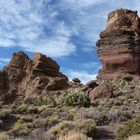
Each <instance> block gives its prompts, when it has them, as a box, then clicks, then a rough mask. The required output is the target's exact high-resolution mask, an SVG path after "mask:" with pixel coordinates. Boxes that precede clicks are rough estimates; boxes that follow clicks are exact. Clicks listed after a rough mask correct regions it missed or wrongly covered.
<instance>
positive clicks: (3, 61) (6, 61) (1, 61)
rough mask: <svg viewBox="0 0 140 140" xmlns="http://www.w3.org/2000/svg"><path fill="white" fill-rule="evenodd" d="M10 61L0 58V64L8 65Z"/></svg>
mask: <svg viewBox="0 0 140 140" xmlns="http://www.w3.org/2000/svg"><path fill="white" fill-rule="evenodd" d="M9 61H10V58H0V63H1V64H2V63H8V62H9Z"/></svg>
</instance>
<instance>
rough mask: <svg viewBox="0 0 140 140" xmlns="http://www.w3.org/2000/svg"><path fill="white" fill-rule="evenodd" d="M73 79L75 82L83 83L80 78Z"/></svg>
mask: <svg viewBox="0 0 140 140" xmlns="http://www.w3.org/2000/svg"><path fill="white" fill-rule="evenodd" d="M72 81H73V82H74V83H79V84H80V83H81V81H80V79H79V78H74V79H72Z"/></svg>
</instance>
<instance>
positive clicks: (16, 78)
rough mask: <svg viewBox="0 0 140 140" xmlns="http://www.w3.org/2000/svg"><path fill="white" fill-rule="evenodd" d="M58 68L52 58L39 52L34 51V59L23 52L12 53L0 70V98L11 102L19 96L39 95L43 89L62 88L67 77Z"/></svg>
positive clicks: (65, 84) (65, 85)
mask: <svg viewBox="0 0 140 140" xmlns="http://www.w3.org/2000/svg"><path fill="white" fill-rule="evenodd" d="M59 69H60V67H59V65H58V64H57V63H56V62H55V61H54V60H52V59H51V58H49V57H47V56H45V55H43V54H41V53H35V55H34V60H30V58H29V57H28V56H27V55H26V54H25V53H23V52H19V53H14V54H13V58H12V59H11V61H10V62H9V64H8V65H7V66H6V67H5V68H4V69H3V71H2V72H0V100H5V101H6V102H12V101H14V100H15V99H17V98H18V97H19V96H20V97H21V98H26V97H27V96H30V95H31V96H33V95H41V94H42V92H43V91H44V90H45V91H46V92H47V91H49V90H56V89H64V88H65V87H67V85H68V83H67V81H68V78H67V77H66V76H65V75H63V74H62V73H61V72H60V71H59ZM49 86H50V87H51V88H48V87H49Z"/></svg>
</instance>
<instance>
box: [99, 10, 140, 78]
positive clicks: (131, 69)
mask: <svg viewBox="0 0 140 140" xmlns="http://www.w3.org/2000/svg"><path fill="white" fill-rule="evenodd" d="M96 44H97V53H98V55H99V57H100V59H101V61H102V64H103V67H102V69H101V70H100V71H99V74H98V78H99V79H113V78H117V77H119V76H121V75H123V74H132V75H140V18H139V16H138V15H137V12H136V11H131V10H127V9H119V10H116V11H113V12H111V13H110V14H109V15H108V23H107V27H106V29H105V30H104V31H103V32H101V33H100V39H99V40H98V41H97V43H96Z"/></svg>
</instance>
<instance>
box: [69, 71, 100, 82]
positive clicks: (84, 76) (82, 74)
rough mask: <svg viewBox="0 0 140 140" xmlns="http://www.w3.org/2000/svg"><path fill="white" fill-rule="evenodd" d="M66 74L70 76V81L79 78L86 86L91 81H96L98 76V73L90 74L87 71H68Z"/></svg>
mask: <svg viewBox="0 0 140 140" xmlns="http://www.w3.org/2000/svg"><path fill="white" fill-rule="evenodd" d="M66 74H67V75H68V76H69V79H70V80H72V79H73V78H79V79H80V80H81V81H82V83H84V84H86V83H87V82H89V81H90V80H95V79H96V76H97V73H89V72H87V71H74V70H68V71H67V72H66Z"/></svg>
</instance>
